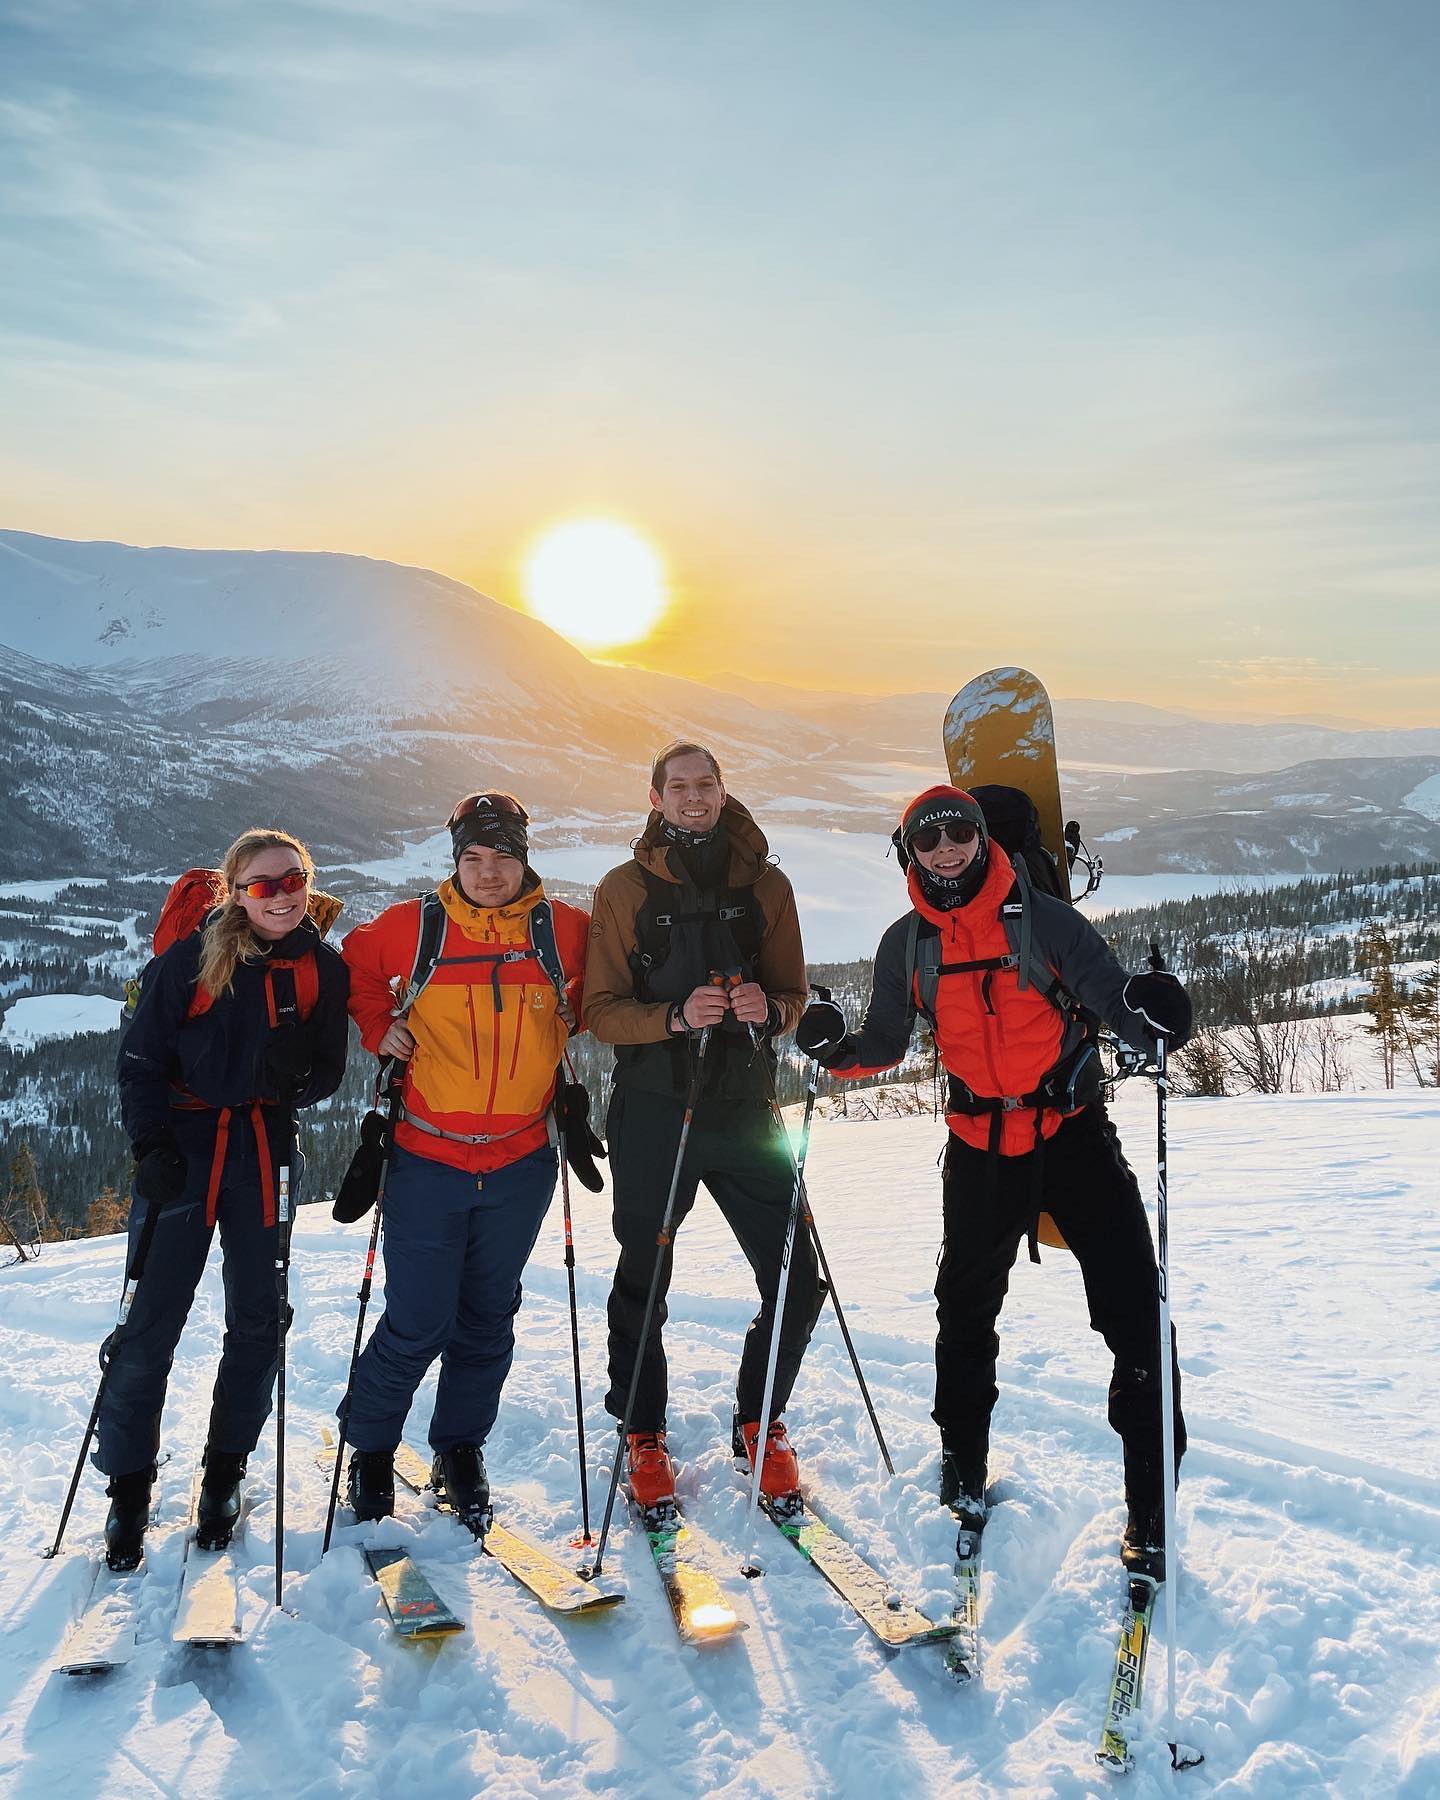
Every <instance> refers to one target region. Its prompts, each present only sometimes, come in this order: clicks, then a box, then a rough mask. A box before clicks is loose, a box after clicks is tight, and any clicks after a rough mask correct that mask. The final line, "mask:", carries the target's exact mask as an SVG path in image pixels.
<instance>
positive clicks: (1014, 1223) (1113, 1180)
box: [795, 786, 1192, 1578]
mask: <svg viewBox="0 0 1440 1800" xmlns="http://www.w3.org/2000/svg"><path fill="white" fill-rule="evenodd" d="M894 841H895V845H896V849H897V850H898V852H899V854H900V862H901V867H902V868H905V869H907V871H908V873H907V880H908V884H909V890H910V905H911V910H910V911H909V912H908V913H906V914H905V915H904V917H903V918H900V919H897V920H896V922H895V923H894V924H893V925H892V926H890V928H889V929H888V930H887V931H886V933H885V935H884V937H882V938H881V940H880V947H879V949H878V950H877V951H876V953H875V972H874V985H873V988H872V991H871V996H870V1005H869V1007H868V1009H867V1011H866V1014H865V1020H864V1023H863V1024H862V1025H861V1027H860V1029H859V1030H858V1031H856V1032H850V1031H848V1030H847V1029H846V1024H845V1015H844V1014H843V1013H842V1012H841V1010H840V1008H839V1007H838V1006H836V1005H834V1004H833V1003H832V1002H831V1001H828V1000H821V1001H817V1002H815V1003H814V1004H813V1005H812V1006H810V1007H808V1008H807V1009H806V1012H805V1015H804V1017H803V1018H802V1019H801V1021H800V1024H799V1027H798V1028H797V1030H796V1033H795V1042H796V1044H797V1045H798V1046H799V1047H800V1049H802V1050H804V1051H805V1053H806V1054H807V1055H809V1056H813V1057H815V1058H816V1059H817V1061H819V1062H820V1063H821V1065H822V1066H823V1067H824V1068H826V1069H829V1070H830V1071H831V1073H832V1074H835V1075H842V1076H845V1075H848V1076H856V1075H866V1074H872V1073H876V1072H878V1071H880V1070H882V1069H888V1068H891V1067H893V1066H894V1065H895V1064H896V1063H898V1062H899V1061H900V1060H901V1058H902V1057H903V1056H904V1055H905V1052H906V1050H907V1049H908V1048H909V1044H910V1035H911V1032H912V1031H913V1030H914V1027H915V1019H916V1016H917V1013H923V1014H924V1015H925V1016H926V1017H927V1018H928V1019H929V1020H930V1022H931V1024H932V1027H933V1030H934V1033H935V1048H936V1050H937V1051H938V1052H939V1056H940V1060H941V1062H942V1063H943V1064H944V1067H945V1070H946V1073H947V1075H948V1077H949V1094H948V1098H947V1105H946V1113H945V1117H946V1123H947V1124H948V1125H949V1127H950V1141H949V1145H948V1147H947V1149H946V1153H945V1179H944V1219H945V1241H944V1249H943V1252H942V1254H941V1258H940V1269H939V1274H938V1276H937V1279H936V1282H935V1298H936V1302H937V1307H936V1312H937V1317H938V1321H939V1333H938V1335H937V1337H936V1340H935V1412H934V1418H935V1422H936V1424H937V1425H938V1426H939V1427H940V1448H941V1458H940V1497H941V1499H942V1500H943V1501H944V1502H945V1503H946V1504H947V1505H948V1506H950V1507H951V1508H952V1509H953V1510H954V1512H955V1514H956V1516H957V1518H958V1519H959V1521H960V1524H961V1527H962V1531H963V1532H964V1533H965V1534H966V1535H968V1536H969V1537H970V1538H971V1539H972V1540H974V1541H977V1542H978V1540H979V1536H980V1533H981V1531H982V1530H983V1529H984V1524H985V1464H986V1457H987V1454H988V1450H989V1442H990V1415H991V1412H992V1411H993V1409H994V1406H995V1402H996V1400H997V1399H998V1398H999V1395H998V1391H997V1389H996V1386H995V1362H996V1356H997V1353H998V1351H999V1348H1000V1343H999V1339H998V1338H997V1337H996V1335H995V1324H996V1320H997V1319H998V1317H999V1314H1000V1308H1001V1305H1002V1303H1003V1301H1004V1298H1005V1291H1006V1287H1007V1285H1008V1283H1009V1279H1010V1269H1011V1266H1012V1264H1013V1263H1014V1261H1015V1256H1016V1253H1017V1251H1018V1250H1019V1247H1020V1243H1021V1241H1022V1239H1024V1238H1025V1237H1026V1235H1027V1234H1028V1235H1029V1236H1030V1240H1031V1253H1032V1255H1034V1256H1035V1258H1036V1260H1037V1261H1038V1260H1039V1256H1038V1252H1037V1251H1036V1250H1035V1248H1034V1242H1035V1231H1036V1224H1037V1220H1038V1216H1039V1214H1040V1213H1041V1212H1042V1211H1044V1212H1048V1213H1049V1214H1050V1215H1051V1217H1052V1218H1053V1219H1054V1221H1055V1223H1056V1224H1057V1225H1058V1226H1059V1228H1060V1230H1061V1231H1062V1232H1063V1233H1064V1236H1065V1242H1066V1243H1067V1244H1068V1245H1069V1247H1070V1249H1071V1250H1072V1251H1073V1252H1074V1254H1075V1258H1076V1260H1077V1261H1078V1262H1079V1264H1080V1268H1081V1272H1082V1274H1083V1275H1084V1278H1085V1294H1086V1298H1087V1299H1088V1301H1089V1305H1090V1323H1091V1325H1092V1327H1093V1328H1094V1330H1096V1331H1097V1332H1099V1333H1100V1335H1101V1336H1102V1337H1103V1338H1104V1340H1105V1342H1106V1344H1107V1345H1108V1346H1109V1348H1110V1350H1111V1352H1112V1354H1113V1356H1114V1359H1115V1360H1114V1373H1113V1375H1112V1378H1111V1382H1110V1423H1111V1424H1112V1426H1113V1427H1114V1428H1115V1430H1116V1432H1118V1434H1119V1436H1120V1440H1121V1443H1122V1446H1123V1449H1124V1457H1125V1497H1126V1501H1127V1503H1128V1508H1129V1517H1128V1520H1127V1523H1126V1527H1125V1537H1124V1543H1123V1546H1122V1556H1123V1558H1124V1561H1125V1564H1126V1566H1127V1567H1128V1568H1130V1569H1132V1570H1135V1571H1138V1572H1143V1573H1146V1574H1151V1575H1154V1576H1156V1577H1157V1578H1163V1575H1164V1552H1163V1548H1162V1545H1163V1517H1162V1504H1161V1503H1162V1493H1161V1487H1162V1483H1161V1474H1162V1467H1163V1465H1162V1461H1161V1448H1160V1446H1161V1421H1160V1371H1159V1369H1158V1367H1157V1366H1156V1365H1157V1363H1158V1361H1159V1354H1158V1342H1159V1336H1160V1325H1159V1289H1158V1283H1157V1276H1156V1268H1155V1252H1154V1249H1153V1248H1152V1246H1151V1243H1150V1231H1149V1227H1148V1225H1147V1224H1146V1220H1145V1208H1144V1205H1143V1203H1142V1201H1141V1198H1140V1190H1139V1187H1138V1185H1137V1183H1136V1180H1135V1177H1134V1175H1133V1174H1132V1173H1131V1171H1130V1168H1129V1166H1128V1164H1127V1163H1126V1161H1125V1158H1124V1156H1123V1155H1122V1153H1121V1150H1120V1142H1119V1139H1118V1138H1117V1137H1116V1135H1115V1127H1114V1126H1113V1125H1112V1124H1111V1123H1110V1120H1109V1119H1108V1118H1107V1116H1106V1113H1105V1108H1104V1106H1103V1104H1102V1102H1101V1090H1100V1081H1099V1076H1100V1066H1099V1059H1098V1056H1097V1054H1096V1047H1095V1030H1094V1021H1095V1019H1096V1018H1097V1017H1098V1018H1099V1019H1101V1020H1103V1021H1104V1022H1105V1023H1106V1024H1107V1025H1109V1026H1110V1028H1111V1029H1112V1030H1113V1031H1114V1032H1115V1033H1116V1034H1117V1035H1118V1036H1119V1037H1121V1038H1123V1039H1124V1040H1125V1041H1126V1042H1127V1043H1128V1044H1131V1045H1133V1046H1134V1047H1135V1048H1136V1049H1139V1050H1149V1049H1150V1048H1152V1047H1153V1045H1154V1042H1155V1037H1156V1033H1157V1032H1159V1031H1163V1032H1164V1033H1165V1034H1166V1036H1167V1038H1168V1040H1169V1042H1170V1043H1171V1044H1172V1045H1175V1046H1177V1047H1178V1046H1179V1045H1180V1044H1183V1043H1184V1042H1185V1040H1186V1038H1187V1037H1188V1036H1189V1034H1190V1028H1191V1022H1192V1021H1191V1008H1190V1001H1189V998H1188V996H1187V995H1186V993H1185V990H1184V988H1183V987H1181V985H1180V983H1179V982H1178V981H1177V980H1176V979H1175V977H1174V976H1173V975H1167V974H1158V973H1153V972H1149V971H1147V972H1145V973H1142V974H1138V975H1127V974H1126V972H1125V970H1124V969H1123V968H1121V966H1120V964H1119V963H1118V962H1117V961H1116V959H1115V957H1114V955H1113V954H1112V953H1111V950H1110V947H1109V946H1108V945H1107V944H1106V942H1105V940H1104V938H1102V937H1101V936H1100V933H1099V932H1098V931H1096V929H1095V927H1094V926H1093V925H1092V924H1091V923H1090V921H1089V920H1088V919H1086V918H1084V917H1083V916H1082V915H1081V914H1080V913H1079V912H1077V911H1076V910H1075V908H1074V907H1072V906H1070V905H1068V904H1067V903H1066V902H1065V901H1063V900H1058V899H1056V898H1054V897H1053V896H1052V895H1049V894H1042V893H1039V892H1038V891H1030V892H1027V891H1025V889H1022V887H1021V885H1020V884H1019V882H1018V881H1017V878H1016V872H1015V869H1014V868H1013V867H1012V864H1011V862H1010V859H1009V857H1007V856H1006V854H1005V852H1004V850H1003V849H1002V848H1001V847H1000V845H999V844H996V843H992V842H991V840H990V836H989V833H988V831H987V829H986V825H985V815H984V813H983V812H982V811H981V809H980V806H979V804H978V803H977V802H976V800H975V799H974V797H973V796H972V795H970V794H968V793H966V792H965V791H964V790H963V789H960V788H954V787H948V786H942V787H933V788H927V789H926V791H925V792H924V793H923V794H919V795H917V796H916V798H915V799H914V800H912V801H911V803H910V805H909V806H907V807H906V809H905V813H904V817H903V818H902V820H901V823H900V829H899V830H898V831H897V832H896V833H895V839H894ZM1026 888H1028V883H1027V884H1026ZM1171 1341H1172V1346H1173V1341H1174V1336H1173V1328H1172V1338H1171ZM1172 1363H1173V1350H1172ZM1174 1373H1175V1414H1176V1417H1175V1442H1176V1457H1177V1460H1178V1458H1179V1456H1180V1455H1182V1454H1183V1453H1184V1449H1185V1422H1184V1419H1183V1418H1182V1417H1181V1416H1180V1377H1179V1368H1178V1365H1176V1366H1175V1370H1174Z"/></svg>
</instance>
